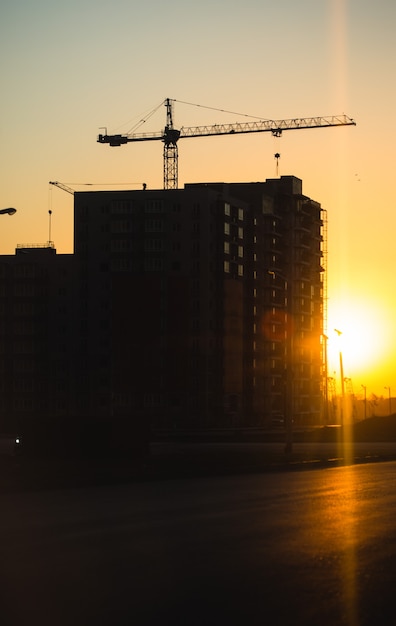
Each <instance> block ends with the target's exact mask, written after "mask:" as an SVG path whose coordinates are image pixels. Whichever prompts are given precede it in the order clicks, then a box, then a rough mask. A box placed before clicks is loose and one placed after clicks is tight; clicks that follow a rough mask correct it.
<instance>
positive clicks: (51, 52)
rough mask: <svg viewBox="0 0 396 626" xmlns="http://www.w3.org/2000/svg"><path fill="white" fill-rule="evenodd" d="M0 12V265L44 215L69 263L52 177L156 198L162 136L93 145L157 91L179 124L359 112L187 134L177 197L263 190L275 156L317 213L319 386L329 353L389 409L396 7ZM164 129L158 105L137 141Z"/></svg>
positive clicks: (9, 3) (24, 0)
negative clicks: (190, 192)
mask: <svg viewBox="0 0 396 626" xmlns="http://www.w3.org/2000/svg"><path fill="white" fill-rule="evenodd" d="M0 16H1V19H0V48H1V56H0V76H1V87H2V89H1V93H2V95H1V105H0V110H1V115H0V177H1V179H0V183H1V184H0V208H5V207H8V206H13V207H16V208H17V211H18V212H17V214H16V215H14V216H13V217H9V216H7V215H5V216H0V220H1V229H0V253H1V254H10V253H13V251H14V249H15V247H16V244H21V243H44V242H45V241H47V240H48V238H49V219H48V218H49V216H48V211H49V210H52V229H51V238H52V239H53V240H54V241H55V245H56V248H57V250H58V252H59V253H64V252H72V250H73V215H72V214H73V198H72V196H71V195H69V194H67V193H65V192H64V191H61V190H59V189H57V188H54V187H50V185H49V184H48V183H49V181H50V180H58V181H61V182H63V183H65V184H68V185H70V186H71V187H73V188H74V189H76V190H84V189H92V188H94V189H96V188H105V189H111V188H117V187H118V186H119V185H121V184H122V188H128V186H129V188H131V189H138V188H140V187H141V185H142V183H143V182H145V183H146V184H147V186H148V187H149V188H151V189H152V188H162V144H161V143H160V142H152V143H151V142H148V143H142V144H130V145H127V146H122V147H120V148H110V147H109V146H106V145H100V144H98V143H97V142H96V138H97V135H98V133H99V132H103V131H100V127H107V129H108V132H109V133H115V132H117V133H124V132H128V131H129V130H130V129H131V128H132V127H133V125H134V124H135V123H136V122H137V121H139V120H140V119H142V118H144V116H145V115H146V113H148V112H149V111H150V110H152V109H153V108H154V107H155V106H157V105H159V104H160V103H161V102H162V101H163V100H164V99H165V98H167V97H169V98H174V99H176V100H177V101H178V102H176V104H175V120H174V121H175V126H176V127H180V126H195V125H200V124H204V123H208V124H215V123H221V122H235V121H248V118H245V117H240V116H238V115H237V113H241V114H244V115H251V116H256V117H260V118H262V119H287V118H294V117H309V116H327V115H337V114H342V113H345V114H347V115H348V116H350V117H352V118H354V119H355V120H356V123H357V126H356V127H353V126H352V127H345V128H330V129H319V130H298V131H294V132H291V131H290V132H285V133H284V135H283V137H282V138H280V139H275V138H273V137H272V136H271V135H270V134H268V133H264V134H254V135H240V136H233V137H220V138H215V137H211V138H199V139H198V138H195V139H184V140H182V141H180V143H179V186H180V187H182V186H183V185H184V183H188V182H209V181H226V182H227V181H229V182H235V181H248V182H250V181H258V180H265V179H266V178H273V177H275V176H276V162H275V159H274V154H275V153H276V152H279V153H280V154H281V158H280V162H279V174H280V175H294V176H297V177H299V178H301V179H302V180H303V192H304V193H305V194H306V195H307V196H310V197H311V198H313V199H314V200H317V201H318V202H320V203H321V205H322V207H323V208H325V209H326V210H327V214H328V252H329V253H328V285H329V289H328V296H329V300H328V336H329V374H330V375H333V372H335V376H339V371H338V352H339V350H340V349H341V350H342V352H343V357H344V373H345V376H347V377H350V378H351V379H352V382H353V387H354V392H355V394H356V395H358V396H362V394H363V391H362V385H365V386H366V387H367V394H368V397H369V395H370V394H372V393H375V394H377V395H378V396H385V397H387V395H388V391H387V390H386V389H385V387H391V390H392V395H393V397H396V324H395V321H394V320H395V317H396V293H395V278H394V277H395V268H396V245H395V233H396V206H395V204H396V203H395V193H394V190H393V180H394V178H395V173H394V166H395V150H396V148H395V146H396V115H395V113H394V109H395V99H396V98H395V94H396V82H395V74H396V43H395V41H396V40H395V37H394V29H395V26H396V3H395V2H394V1H393V0H377V1H376V2H375V3H374V2H372V0H300V2H295V1H294V0H293V1H292V0H277V2H276V3H275V2H271V3H270V2H265V1H264V0H245V2H243V3H242V2H236V1H235V0H229V1H228V2H224V1H221V2H220V1H218V0H211V1H210V2H209V1H208V0H201V2H196V1H195V0H194V2H193V1H192V0H183V1H181V0H168V1H167V2H163V0H146V2H140V1H139V2H137V1H136V0H128V1H127V0H113V1H112V2H105V1H104V0H78V2H77V0H69V2H67V3H57V2H53V0H52V1H51V2H50V1H49V0H36V1H35V2H34V3H33V2H32V1H31V0H3V2H2V8H1V10H0ZM184 102H188V103H194V104H199V105H203V106H206V107H212V109H210V108H208V109H206V108H203V107H195V106H188V105H186V104H183V103H184ZM214 109H222V110H225V111H231V112H234V113H221V112H219V111H216V110H214ZM164 123H165V108H164V107H160V108H159V110H158V112H157V113H156V114H155V115H154V116H153V117H152V118H150V119H149V120H148V121H147V122H146V123H145V124H144V127H143V128H142V129H141V130H144V131H159V130H162V129H163V126H164ZM83 183H90V184H93V185H99V186H98V187H86V186H82V184H83ZM125 183H128V185H124V184H125ZM101 185H106V186H105V187H101ZM111 185H113V187H111ZM334 328H338V329H340V330H341V331H342V333H343V334H342V337H341V340H340V341H339V340H338V339H337V336H336V333H335V332H334ZM341 342H342V343H341Z"/></svg>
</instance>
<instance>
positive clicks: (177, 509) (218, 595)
mask: <svg viewBox="0 0 396 626" xmlns="http://www.w3.org/2000/svg"><path fill="white" fill-rule="evenodd" d="M395 481H396V462H385V463H374V464H370V463H368V464H364V465H352V466H349V467H333V468H328V469H320V470H318V471H308V472H288V471H285V472H274V473H266V474H261V475H251V474H249V475H239V476H235V475H234V476H223V477H217V478H214V477H211V478H210V477H206V478H205V477H201V478H190V479H186V480H183V479H179V480H161V481H160V480H158V481H152V482H146V483H144V482H141V483H135V484H131V485H120V486H106V487H96V488H80V489H65V490H56V491H49V490H48V491H41V492H34V491H31V492H25V493H8V494H2V495H0V511H1V516H0V593H1V595H2V597H1V604H0V616H1V623H2V625H3V626H11V625H12V626H19V625H21V626H22V625H23V626H25V625H29V626H35V625H36V624H37V625H40V626H47V625H48V626H49V625H51V626H64V625H65V626H66V625H67V626H69V625H70V626H71V625H76V626H79V625H84V626H87V625H91V624H92V625H95V626H101V625H105V624H106V625H111V626H118V625H126V624H128V625H137V626H140V625H142V626H144V625H168V624H169V625H172V626H177V625H183V626H184V625H185V626H190V625H191V626H198V625H199V626H202V625H204V624H205V625H206V624H207V625H212V624H216V625H222V624H225V625H227V626H229V625H232V626H233V625H238V626H239V625H241V626H245V625H246V626H250V625H256V624H257V625H258V624H260V626H262V625H266V624H268V625H270V626H273V625H279V626H285V625H292V624H293V626H296V625H300V624H301V625H304V626H311V625H312V626H344V625H345V626H373V625H375V626H377V625H379V626H380V625H394V624H396V605H395V600H394V598H395V592H394V587H395V581H396V521H395V511H396V492H395Z"/></svg>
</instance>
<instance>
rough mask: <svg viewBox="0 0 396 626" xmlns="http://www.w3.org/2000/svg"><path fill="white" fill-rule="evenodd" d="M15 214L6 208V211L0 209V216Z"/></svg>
mask: <svg viewBox="0 0 396 626" xmlns="http://www.w3.org/2000/svg"><path fill="white" fill-rule="evenodd" d="M16 212H17V210H16V209H13V208H11V207H10V208H8V209H0V215H15V213H16Z"/></svg>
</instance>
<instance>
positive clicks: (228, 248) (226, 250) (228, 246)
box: [224, 241, 230, 254]
mask: <svg viewBox="0 0 396 626" xmlns="http://www.w3.org/2000/svg"><path fill="white" fill-rule="evenodd" d="M224 254H230V244H229V242H228V241H225V242H224Z"/></svg>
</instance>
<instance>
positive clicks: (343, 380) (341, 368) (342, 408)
mask: <svg viewBox="0 0 396 626" xmlns="http://www.w3.org/2000/svg"><path fill="white" fill-rule="evenodd" d="M334 332H335V333H337V335H338V336H339V337H341V335H342V331H341V330H337V329H336V328H335V329H334ZM340 377H341V415H340V417H341V426H343V425H344V417H345V416H344V402H345V379H344V365H343V362H342V350H341V346H340Z"/></svg>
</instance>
